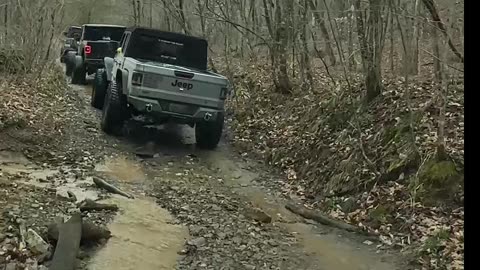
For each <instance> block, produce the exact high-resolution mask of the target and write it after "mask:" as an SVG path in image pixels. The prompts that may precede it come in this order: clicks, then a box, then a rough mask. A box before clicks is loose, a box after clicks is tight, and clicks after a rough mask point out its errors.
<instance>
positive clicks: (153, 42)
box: [125, 33, 207, 70]
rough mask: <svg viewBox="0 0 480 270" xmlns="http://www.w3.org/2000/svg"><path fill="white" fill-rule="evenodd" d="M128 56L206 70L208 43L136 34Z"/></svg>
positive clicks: (127, 53)
mask: <svg viewBox="0 0 480 270" xmlns="http://www.w3.org/2000/svg"><path fill="white" fill-rule="evenodd" d="M125 55H126V56H129V57H133V58H136V59H138V60H144V61H155V62H161V63H166V64H171V65H179V66H184V67H190V68H196V69H201V70H206V68H207V43H206V42H204V41H202V40H193V39H189V38H188V37H186V38H185V39H184V40H181V39H177V40H172V39H169V38H165V37H162V36H161V35H149V34H147V33H140V34H135V35H134V37H133V38H131V39H130V44H129V45H128V48H127V51H126V52H125Z"/></svg>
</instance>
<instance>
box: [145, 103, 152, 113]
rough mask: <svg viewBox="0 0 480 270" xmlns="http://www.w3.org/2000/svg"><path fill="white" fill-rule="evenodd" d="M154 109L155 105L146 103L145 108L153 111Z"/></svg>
mask: <svg viewBox="0 0 480 270" xmlns="http://www.w3.org/2000/svg"><path fill="white" fill-rule="evenodd" d="M152 109H153V105H152V104H150V103H148V104H147V105H145V110H147V112H151V111H152Z"/></svg>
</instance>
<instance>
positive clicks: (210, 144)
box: [195, 113, 224, 149]
mask: <svg viewBox="0 0 480 270" xmlns="http://www.w3.org/2000/svg"><path fill="white" fill-rule="evenodd" d="M223 121H224V114H223V113H219V114H218V115H217V119H216V120H215V121H212V122H199V123H197V124H196V125H195V138H196V141H197V146H198V147H199V148H202V149H215V148H216V147H217V145H218V143H219V142H220V138H221V137H222V131H223Z"/></svg>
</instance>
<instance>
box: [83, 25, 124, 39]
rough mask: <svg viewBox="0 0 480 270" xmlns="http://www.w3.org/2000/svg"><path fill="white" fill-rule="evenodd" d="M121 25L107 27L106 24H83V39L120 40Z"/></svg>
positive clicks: (122, 30) (121, 33)
mask: <svg viewBox="0 0 480 270" xmlns="http://www.w3.org/2000/svg"><path fill="white" fill-rule="evenodd" d="M124 31H125V28H123V27H107V26H85V33H84V34H83V39H84V40H89V41H97V40H115V41H120V39H122V35H123V32H124Z"/></svg>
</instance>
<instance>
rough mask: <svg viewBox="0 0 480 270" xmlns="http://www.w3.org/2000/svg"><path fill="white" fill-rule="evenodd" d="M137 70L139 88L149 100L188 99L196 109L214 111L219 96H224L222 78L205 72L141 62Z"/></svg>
mask: <svg viewBox="0 0 480 270" xmlns="http://www.w3.org/2000/svg"><path fill="white" fill-rule="evenodd" d="M138 68H140V70H141V71H142V73H143V81H142V87H143V88H144V89H146V90H147V91H148V96H149V97H156V98H158V99H168V100H172V101H178V102H182V101H185V100H188V102H189V103H193V104H196V105H199V106H206V107H214V108H217V107H219V106H220V103H222V102H219V101H220V95H221V94H223V95H224V94H226V87H227V80H226V78H224V77H222V76H219V75H216V74H211V73H209V72H207V71H198V70H193V69H190V68H185V67H179V66H173V65H168V64H161V63H148V64H145V63H143V64H140V65H139V66H137V69H138ZM222 91H223V92H225V93H222ZM222 104H223V103H222Z"/></svg>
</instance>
